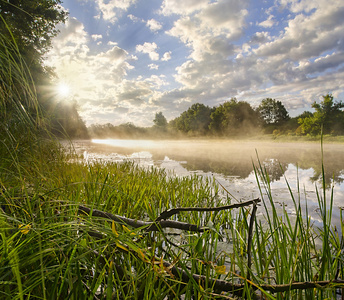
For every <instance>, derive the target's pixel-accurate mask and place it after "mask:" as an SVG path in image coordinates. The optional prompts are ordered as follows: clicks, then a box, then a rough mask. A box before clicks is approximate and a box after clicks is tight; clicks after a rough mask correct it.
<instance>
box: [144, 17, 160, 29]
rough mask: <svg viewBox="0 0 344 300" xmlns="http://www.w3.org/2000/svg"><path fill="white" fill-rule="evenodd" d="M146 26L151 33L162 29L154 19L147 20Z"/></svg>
mask: <svg viewBox="0 0 344 300" xmlns="http://www.w3.org/2000/svg"><path fill="white" fill-rule="evenodd" d="M146 26H147V27H149V29H150V30H151V31H153V32H154V31H158V30H160V29H161V28H162V25H161V24H160V23H159V22H158V21H157V20H154V19H150V20H148V21H147V24H146Z"/></svg>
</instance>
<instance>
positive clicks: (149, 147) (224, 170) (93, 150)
mask: <svg viewBox="0 0 344 300" xmlns="http://www.w3.org/2000/svg"><path fill="white" fill-rule="evenodd" d="M75 148H76V150H77V152H79V153H84V158H85V160H87V161H89V162H90V161H92V160H102V161H116V162H121V161H124V160H133V161H135V162H136V163H138V164H139V165H141V166H157V167H160V168H164V169H165V170H166V171H167V172H171V173H174V174H175V175H177V176H188V175H190V174H198V175H200V176H208V177H209V176H212V177H215V178H216V180H217V181H218V182H219V183H220V184H221V185H223V186H224V187H225V189H226V190H227V191H228V192H229V193H230V194H231V198H235V199H236V200H238V201H243V200H250V199H252V198H257V197H260V198H261V195H260V193H259V189H258V184H257V179H256V176H255V173H254V171H253V164H254V165H255V166H256V167H258V165H259V161H260V163H261V165H263V166H264V167H265V168H266V170H267V172H268V174H269V176H270V180H271V190H272V195H273V199H274V201H275V203H276V204H277V207H280V208H281V209H282V207H283V205H284V206H285V207H286V208H287V210H288V211H289V212H290V214H291V215H292V214H293V212H294V205H293V203H292V199H291V196H290V192H289V190H288V185H287V183H286V180H287V181H288V183H289V185H290V188H291V189H292V192H293V194H294V197H295V198H296V199H298V197H299V194H300V199H301V203H302V205H303V206H304V207H305V206H306V203H307V206H308V211H309V215H310V216H311V218H312V220H313V221H314V222H315V223H316V225H320V224H317V223H319V220H320V218H319V215H318V200H317V197H316V192H315V191H316V186H317V187H318V189H319V190H320V192H321V189H322V184H321V181H322V154H321V145H320V143H289V142H288V143H279V142H269V141H263V142H259V141H243V140H240V141H228V140H164V141H156V140H115V139H106V140H93V141H92V142H90V141H82V142H81V141H78V142H75ZM323 153H324V155H323V161H324V167H325V180H326V183H327V188H328V189H327V191H326V193H327V195H328V196H327V198H328V199H330V192H331V189H330V188H331V186H334V190H333V191H334V205H335V208H334V211H333V221H334V223H337V222H338V223H339V222H340V209H339V207H344V145H341V144H324V146H323ZM298 190H300V193H299V194H298ZM224 194H225V191H224ZM265 200H266V202H267V201H268V200H267V199H265ZM234 201H235V200H234ZM259 211H263V208H261V209H259V210H258V214H259Z"/></svg>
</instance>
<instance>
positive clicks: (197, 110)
mask: <svg viewBox="0 0 344 300" xmlns="http://www.w3.org/2000/svg"><path fill="white" fill-rule="evenodd" d="M211 113H212V109H211V108H210V107H209V106H206V105H204V104H201V103H195V104H193V105H192V106H191V107H190V108H189V109H188V110H187V111H184V112H183V113H182V114H181V115H180V116H179V117H178V118H176V119H174V120H172V121H171V122H170V126H171V127H172V128H174V129H176V130H178V131H182V132H184V133H189V134H195V133H196V134H201V135H202V134H206V133H207V132H208V131H209V124H210V122H211V118H210V114H211Z"/></svg>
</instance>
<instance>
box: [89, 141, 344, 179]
mask: <svg viewBox="0 0 344 300" xmlns="http://www.w3.org/2000/svg"><path fill="white" fill-rule="evenodd" d="M88 150H89V151H91V152H95V153H102V154H108V155H109V154H111V153H116V154H117V155H123V156H127V157H128V156H132V155H133V153H138V152H142V151H146V152H147V151H148V152H149V153H150V154H151V159H152V161H153V163H154V164H156V165H160V164H161V162H162V161H164V159H165V157H168V158H169V159H170V160H173V161H177V162H179V161H180V162H184V164H183V167H184V168H185V169H186V170H188V171H190V172H193V171H199V170H201V171H203V172H206V173H207V172H211V173H217V174H222V175H224V176H232V177H237V178H241V179H245V178H247V177H249V176H250V174H251V173H252V171H253V164H255V165H256V166H257V165H258V164H259V163H258V159H259V161H260V163H261V165H262V166H264V168H265V169H266V170H267V172H268V174H269V176H270V180H271V181H272V182H273V181H278V180H280V179H281V178H282V177H283V175H284V173H285V171H286V170H287V168H288V165H289V164H293V165H294V166H297V167H298V169H299V170H308V169H312V171H313V174H312V175H311V176H310V177H309V180H310V181H311V182H313V183H315V182H318V181H319V180H321V178H322V155H321V147H320V144H316V143H274V142H257V141H254V142H252V141H221V140H220V141H217V140H210V141H209V140H195V141H189V140H182V141H149V140H93V143H92V144H90V145H88ZM343 150H344V146H343V145H340V144H326V145H324V156H323V160H324V166H325V180H326V182H327V183H328V185H330V184H331V182H332V181H333V180H334V182H335V183H343V181H344V164H343V162H344V151H343ZM185 162H186V163H185Z"/></svg>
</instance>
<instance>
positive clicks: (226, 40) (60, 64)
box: [46, 0, 344, 126]
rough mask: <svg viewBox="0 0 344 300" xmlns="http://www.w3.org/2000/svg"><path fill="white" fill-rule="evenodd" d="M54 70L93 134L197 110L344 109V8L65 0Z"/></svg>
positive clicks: (304, 1)
mask: <svg viewBox="0 0 344 300" xmlns="http://www.w3.org/2000/svg"><path fill="white" fill-rule="evenodd" d="M62 5H63V8H64V9H65V10H67V11H68V12H69V18H68V20H67V22H66V23H65V24H64V25H61V26H59V30H60V34H59V35H58V36H57V37H56V38H54V40H53V48H52V50H51V51H50V53H49V54H48V56H47V59H46V64H47V65H49V66H53V67H55V72H56V74H57V76H58V80H57V82H56V84H57V86H61V84H64V85H65V86H68V87H69V93H66V91H65V93H62V91H61V93H59V94H58V97H60V98H61V99H63V100H64V101H73V100H75V101H77V102H78V104H79V107H80V115H81V116H82V117H83V119H84V120H85V122H86V124H87V125H90V124H93V123H99V124H104V123H112V124H114V125H119V124H122V123H126V122H132V123H134V124H135V125H137V126H151V125H153V122H152V121H153V119H154V117H155V113H156V112H160V111H161V112H162V113H163V114H164V115H165V116H166V118H167V120H171V119H173V118H175V117H178V116H179V115H180V114H181V113H182V112H183V111H185V110H187V108H188V107H190V106H191V105H192V104H194V103H197V102H199V103H203V104H206V105H208V106H211V107H213V106H218V105H219V104H221V103H223V102H225V101H227V100H229V99H230V98H232V97H236V98H237V99H238V100H243V101H247V102H249V103H250V104H251V105H252V106H257V105H258V104H259V103H260V101H261V100H262V99H264V98H266V97H270V98H275V99H276V100H280V101H282V102H283V104H284V105H285V106H286V108H287V110H288V111H289V113H290V115H291V116H296V115H298V114H300V113H302V112H303V111H305V110H311V103H312V102H313V101H319V100H320V99H321V95H324V94H326V93H329V92H330V93H332V94H333V96H334V97H335V99H337V100H344V97H343V96H344V1H341V0H266V1H264V0H261V1H260V0H259V1H258V0H64V1H63V3H62Z"/></svg>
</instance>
